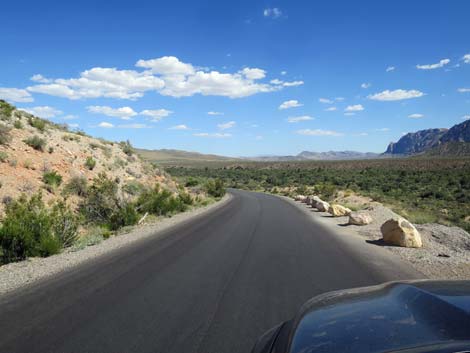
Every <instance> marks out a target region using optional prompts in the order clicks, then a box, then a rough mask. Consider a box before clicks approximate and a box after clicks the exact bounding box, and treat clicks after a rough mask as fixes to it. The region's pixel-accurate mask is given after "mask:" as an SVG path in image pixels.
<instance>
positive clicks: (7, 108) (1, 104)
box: [0, 99, 15, 120]
mask: <svg viewBox="0 0 470 353" xmlns="http://www.w3.org/2000/svg"><path fill="white" fill-rule="evenodd" d="M14 110H15V107H14V106H12V105H11V104H8V103H7V102H6V101H4V100H3V99H0V118H2V120H4V119H9V118H10V117H11V113H13V111H14Z"/></svg>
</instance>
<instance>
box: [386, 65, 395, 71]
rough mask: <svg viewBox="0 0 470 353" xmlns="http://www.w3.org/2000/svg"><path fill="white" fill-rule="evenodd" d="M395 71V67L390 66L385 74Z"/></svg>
mask: <svg viewBox="0 0 470 353" xmlns="http://www.w3.org/2000/svg"><path fill="white" fill-rule="evenodd" d="M391 71H395V66H389V67H387V68H386V69H385V72H391Z"/></svg>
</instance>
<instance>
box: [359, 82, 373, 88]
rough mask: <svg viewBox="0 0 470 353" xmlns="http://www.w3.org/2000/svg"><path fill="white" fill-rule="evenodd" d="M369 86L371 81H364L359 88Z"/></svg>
mask: <svg viewBox="0 0 470 353" xmlns="http://www.w3.org/2000/svg"><path fill="white" fill-rule="evenodd" d="M370 86H372V83H369V82H364V83H363V84H361V88H369V87H370Z"/></svg>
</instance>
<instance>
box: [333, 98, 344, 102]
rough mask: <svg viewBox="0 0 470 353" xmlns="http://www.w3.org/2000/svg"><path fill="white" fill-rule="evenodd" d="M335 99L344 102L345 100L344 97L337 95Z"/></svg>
mask: <svg viewBox="0 0 470 353" xmlns="http://www.w3.org/2000/svg"><path fill="white" fill-rule="evenodd" d="M335 101H337V102H342V101H344V97H336V98H335Z"/></svg>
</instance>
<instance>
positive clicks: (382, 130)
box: [375, 127, 390, 132]
mask: <svg viewBox="0 0 470 353" xmlns="http://www.w3.org/2000/svg"><path fill="white" fill-rule="evenodd" d="M375 131H380V132H387V131H390V129H389V128H388V127H383V128H380V129H375Z"/></svg>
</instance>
